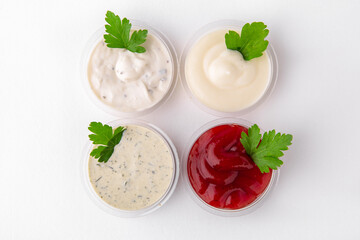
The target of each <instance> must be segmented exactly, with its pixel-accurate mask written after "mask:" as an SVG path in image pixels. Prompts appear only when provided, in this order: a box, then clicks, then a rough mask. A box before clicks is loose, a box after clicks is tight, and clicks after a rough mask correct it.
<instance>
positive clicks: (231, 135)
mask: <svg viewBox="0 0 360 240" xmlns="http://www.w3.org/2000/svg"><path fill="white" fill-rule="evenodd" d="M247 131H248V129H247V128H245V127H242V126H239V125H236V124H229V125H220V126H217V127H214V128H211V129H209V130H208V131H206V132H205V133H203V134H202V135H201V136H200V137H199V138H198V139H197V141H196V142H195V143H194V145H193V146H192V148H191V150H190V153H189V157H188V165H187V170H188V175H189V180H190V183H191V185H192V187H193V189H194V190H195V192H196V193H197V194H198V195H199V197H200V198H201V199H202V200H203V201H205V202H206V203H208V204H210V205H211V206H213V207H216V208H222V209H240V208H243V207H246V206H247V205H249V204H250V203H252V202H253V201H255V200H256V198H257V197H258V196H259V195H261V194H262V193H263V192H264V190H265V189H266V187H267V186H268V184H269V182H270V180H271V175H272V170H271V169H270V172H269V173H261V172H260V170H259V168H258V167H257V166H256V165H255V163H254V162H253V161H252V159H251V158H250V157H249V156H248V155H247V154H246V151H245V149H244V147H243V145H242V144H241V142H240V137H241V133H242V132H246V133H247Z"/></svg>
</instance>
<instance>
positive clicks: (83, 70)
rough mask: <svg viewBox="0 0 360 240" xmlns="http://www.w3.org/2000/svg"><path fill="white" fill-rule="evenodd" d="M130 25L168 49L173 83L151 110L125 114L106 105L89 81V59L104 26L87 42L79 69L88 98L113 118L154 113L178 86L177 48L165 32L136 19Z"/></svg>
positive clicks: (100, 37) (103, 31) (102, 32)
mask: <svg viewBox="0 0 360 240" xmlns="http://www.w3.org/2000/svg"><path fill="white" fill-rule="evenodd" d="M130 23H131V24H132V27H133V29H135V30H137V29H147V30H148V34H151V35H154V36H155V37H156V38H157V39H159V40H160V42H162V43H163V44H164V46H165V48H166V49H167V51H168V53H169V55H170V58H171V62H172V68H173V70H172V71H173V72H172V76H171V83H170V86H169V89H168V90H167V92H166V93H165V95H164V96H163V97H162V98H161V99H160V101H158V102H157V103H155V104H154V105H153V106H151V107H149V108H146V109H144V110H141V111H135V112H124V111H120V110H119V109H116V108H114V107H112V106H110V105H108V104H106V103H104V102H103V101H101V100H100V99H99V98H98V97H97V96H96V94H95V93H94V91H93V90H92V88H91V86H90V83H89V80H88V63H89V59H90V57H91V54H92V52H93V50H94V48H95V46H96V45H97V44H98V43H99V42H100V41H101V39H102V37H103V35H104V33H105V27H104V26H102V27H100V28H99V29H98V30H97V31H96V32H95V33H93V34H92V36H91V37H90V39H89V40H88V41H87V43H86V45H85V47H84V50H83V53H82V55H81V59H80V68H79V69H80V78H81V82H82V85H83V88H84V90H85V92H86V94H87V96H88V97H89V98H90V99H91V101H92V102H93V104H94V105H96V106H97V107H98V108H100V109H102V110H103V111H104V112H106V113H108V114H111V115H113V116H116V117H140V116H144V115H147V114H149V113H151V112H153V111H154V110H156V109H157V108H158V107H160V106H161V105H163V104H164V103H166V102H167V101H168V99H169V98H170V97H171V96H172V94H173V92H174V89H175V87H176V84H177V79H178V74H179V73H178V72H179V61H178V57H177V54H176V51H175V48H174V46H173V44H172V43H171V41H170V40H169V39H168V38H167V37H166V35H165V34H164V33H163V32H161V31H159V30H158V29H156V28H154V27H152V26H150V25H148V24H146V23H143V22H141V21H138V20H135V19H130Z"/></svg>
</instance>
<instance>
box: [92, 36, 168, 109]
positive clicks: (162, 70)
mask: <svg viewBox="0 0 360 240" xmlns="http://www.w3.org/2000/svg"><path fill="white" fill-rule="evenodd" d="M142 46H143V47H145V49H146V52H145V53H133V52H130V51H128V50H126V49H121V48H108V47H107V46H106V45H105V43H104V41H103V40H102V41H100V42H99V43H98V44H97V45H96V47H95V48H94V50H93V52H92V54H91V57H90V60H89V64H88V79H89V82H90V86H91V88H92V90H93V92H94V93H95V94H96V96H97V97H98V98H99V99H100V100H101V101H102V102H104V103H106V104H107V105H110V106H111V107H113V108H115V109H117V110H120V111H122V112H137V111H142V110H145V109H147V108H150V107H152V106H154V105H155V104H156V103H158V102H159V101H160V100H161V99H162V98H163V97H164V96H165V95H166V93H167V91H168V90H169V87H170V85H171V81H172V79H171V78H172V74H173V68H172V61H171V56H170V53H169V51H168V49H167V48H166V46H165V45H164V44H163V43H162V42H161V41H160V40H159V39H158V38H157V37H155V36H154V35H151V34H148V36H147V40H146V42H145V43H144V44H143V45H142Z"/></svg>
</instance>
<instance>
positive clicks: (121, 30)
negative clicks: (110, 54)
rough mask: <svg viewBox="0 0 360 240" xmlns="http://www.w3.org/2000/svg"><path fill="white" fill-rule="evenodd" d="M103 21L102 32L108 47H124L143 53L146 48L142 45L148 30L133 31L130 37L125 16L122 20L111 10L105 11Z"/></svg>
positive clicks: (128, 24)
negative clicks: (103, 31) (103, 30)
mask: <svg viewBox="0 0 360 240" xmlns="http://www.w3.org/2000/svg"><path fill="white" fill-rule="evenodd" d="M105 21H106V22H107V23H108V24H106V25H105V31H106V32H107V33H108V34H104V39H105V43H107V45H106V46H108V47H109V48H125V49H127V50H129V51H131V52H135V53H144V52H146V49H145V48H144V47H142V46H140V45H141V44H143V43H144V42H145V41H146V37H147V34H148V30H139V31H133V33H132V34H131V37H130V30H131V23H130V21H129V20H128V19H127V18H123V19H122V20H121V19H120V17H119V16H118V15H115V14H114V13H113V12H111V11H107V13H106V18H105Z"/></svg>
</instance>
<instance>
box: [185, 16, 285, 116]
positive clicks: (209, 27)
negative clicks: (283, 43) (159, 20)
mask: <svg viewBox="0 0 360 240" xmlns="http://www.w3.org/2000/svg"><path fill="white" fill-rule="evenodd" d="M243 25H245V22H243V21H240V20H234V19H226V20H218V21H215V22H211V23H208V24H206V25H204V26H202V27H201V28H199V29H198V30H197V31H196V32H195V33H194V34H193V35H192V37H191V38H190V39H189V40H188V41H187V43H186V44H185V47H184V48H183V50H182V53H181V55H180V70H179V74H180V81H181V84H182V86H183V88H184V89H185V92H186V93H187V95H188V97H189V98H190V99H191V100H192V102H193V103H194V104H195V105H197V106H198V107H199V108H200V109H201V110H203V111H204V112H207V113H209V114H212V115H214V116H218V117H237V116H242V115H245V114H248V113H250V112H251V111H253V110H255V109H256V108H258V107H259V106H260V105H261V104H263V103H264V102H265V101H266V100H267V99H268V98H269V96H270V95H271V93H272V92H273V90H274V87H275V85H276V82H277V78H278V72H279V66H278V60H277V56H276V52H275V49H274V48H273V46H272V45H271V43H270V41H269V45H268V47H267V49H266V50H265V52H266V53H267V55H268V57H269V61H270V75H269V78H270V80H269V83H268V85H267V87H266V89H265V91H264V93H263V95H262V96H260V98H259V99H258V100H257V101H256V102H255V103H253V104H252V105H250V106H248V107H246V108H243V109H240V110H238V111H234V112H225V111H219V110H215V109H213V108H211V107H209V106H206V105H205V104H204V103H202V102H201V101H200V100H199V99H198V98H197V97H196V96H195V95H194V94H193V93H192V91H191V89H190V88H189V86H188V84H187V81H186V74H185V63H186V58H187V56H188V54H189V52H190V50H191V49H192V47H193V46H194V45H195V44H196V43H197V42H198V41H199V40H200V39H201V38H202V37H203V36H205V35H206V34H208V33H211V32H213V31H216V30H224V29H226V30H236V31H237V32H241V29H242V27H243ZM224 44H225V37H224Z"/></svg>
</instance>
